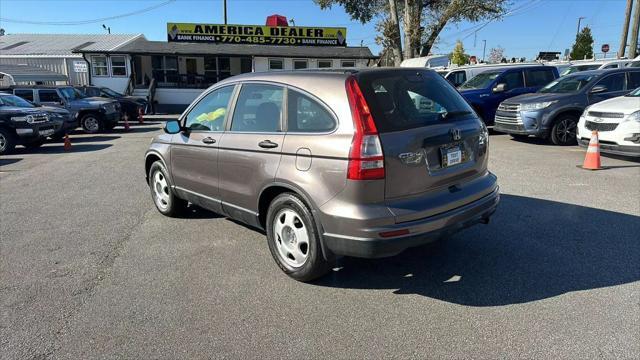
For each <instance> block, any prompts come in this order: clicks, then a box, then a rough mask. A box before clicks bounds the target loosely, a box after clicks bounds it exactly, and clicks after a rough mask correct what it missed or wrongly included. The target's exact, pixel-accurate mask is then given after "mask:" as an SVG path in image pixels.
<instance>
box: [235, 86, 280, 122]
mask: <svg viewBox="0 0 640 360" xmlns="http://www.w3.org/2000/svg"><path fill="white" fill-rule="evenodd" d="M283 93H284V89H283V88H282V87H280V86H275V85H264V84H245V85H242V88H241V89H240V94H239V95H238V100H237V103H236V108H235V110H234V111H233V120H232V122H231V131H246V132H278V131H280V117H281V116H280V115H281V113H282V98H283Z"/></svg>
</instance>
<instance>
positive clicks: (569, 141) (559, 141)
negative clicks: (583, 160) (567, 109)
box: [549, 116, 578, 146]
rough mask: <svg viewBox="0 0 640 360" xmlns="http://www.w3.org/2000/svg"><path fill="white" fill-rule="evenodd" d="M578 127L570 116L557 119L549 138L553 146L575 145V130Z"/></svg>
mask: <svg viewBox="0 0 640 360" xmlns="http://www.w3.org/2000/svg"><path fill="white" fill-rule="evenodd" d="M577 126H578V120H577V119H576V118H574V117H571V116H563V117H560V118H558V119H557V120H556V121H555V122H554V123H553V127H552V128H551V134H550V136H549V138H550V139H551V142H552V143H553V144H554V145H562V146H566V145H575V144H577V143H578V141H577V140H576V128H577Z"/></svg>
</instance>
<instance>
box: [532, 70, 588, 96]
mask: <svg viewBox="0 0 640 360" xmlns="http://www.w3.org/2000/svg"><path fill="white" fill-rule="evenodd" d="M593 77H594V75H584V74H580V73H577V74H574V75H569V76H565V77H561V78H559V79H557V80H554V81H552V82H550V83H549V84H547V85H546V86H545V87H543V88H542V89H540V90H538V92H541V93H558V94H566V93H573V92H577V91H579V90H580V89H582V88H584V87H585V86H586V85H587V84H588V83H589V82H590V81H591V80H592V79H593Z"/></svg>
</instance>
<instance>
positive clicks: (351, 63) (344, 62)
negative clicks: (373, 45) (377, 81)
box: [340, 60, 356, 68]
mask: <svg viewBox="0 0 640 360" xmlns="http://www.w3.org/2000/svg"><path fill="white" fill-rule="evenodd" d="M340 66H342V67H343V68H352V67H356V62H355V60H342V61H341V62H340Z"/></svg>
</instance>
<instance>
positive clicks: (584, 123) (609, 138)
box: [577, 87, 640, 157]
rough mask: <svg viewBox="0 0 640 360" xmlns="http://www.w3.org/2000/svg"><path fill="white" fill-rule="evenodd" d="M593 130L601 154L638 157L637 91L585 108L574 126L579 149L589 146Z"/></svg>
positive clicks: (639, 99) (639, 118)
mask: <svg viewBox="0 0 640 360" xmlns="http://www.w3.org/2000/svg"><path fill="white" fill-rule="evenodd" d="M593 130H598V140H599V141H600V151H601V152H603V153H611V154H618V155H625V156H634V157H638V156H640V87H639V88H637V89H635V90H634V91H632V92H631V93H629V94H627V95H625V96H619V97H616V98H613V99H609V100H604V101H602V102H599V103H597V104H594V105H591V106H589V107H587V108H586V109H585V111H584V113H583V114H582V116H581V117H580V121H579V122H578V133H577V139H578V144H579V145H580V146H582V147H587V146H589V141H591V132H592V131H593Z"/></svg>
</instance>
